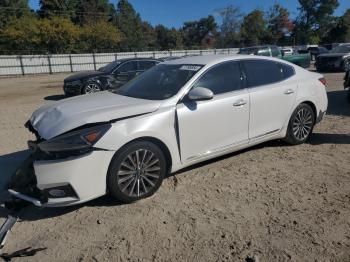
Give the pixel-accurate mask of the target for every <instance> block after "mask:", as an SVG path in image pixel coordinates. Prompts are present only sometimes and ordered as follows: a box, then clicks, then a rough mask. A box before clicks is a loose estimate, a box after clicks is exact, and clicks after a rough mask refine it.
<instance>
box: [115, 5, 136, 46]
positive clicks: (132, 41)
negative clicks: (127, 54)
mask: <svg viewBox="0 0 350 262" xmlns="http://www.w3.org/2000/svg"><path fill="white" fill-rule="evenodd" d="M116 26H117V27H118V28H119V30H120V31H121V32H122V33H123V36H124V37H123V40H122V41H121V42H120V45H119V47H120V49H121V50H122V51H133V50H136V49H138V48H140V44H139V37H140V35H141V34H142V32H141V29H142V20H141V17H140V15H139V14H138V13H137V12H136V11H135V9H134V8H133V6H132V5H131V4H130V3H129V2H128V1H127V0H120V1H119V2H118V5H117V15H116Z"/></svg>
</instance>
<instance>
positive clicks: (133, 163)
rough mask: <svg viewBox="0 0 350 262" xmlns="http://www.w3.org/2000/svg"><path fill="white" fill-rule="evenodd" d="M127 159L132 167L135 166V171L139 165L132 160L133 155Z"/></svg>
mask: <svg viewBox="0 0 350 262" xmlns="http://www.w3.org/2000/svg"><path fill="white" fill-rule="evenodd" d="M127 158H128V159H129V161H130V162H131V164H132V166H133V170H135V169H136V168H137V164H136V162H135V161H134V159H133V158H132V156H131V155H128V156H127Z"/></svg>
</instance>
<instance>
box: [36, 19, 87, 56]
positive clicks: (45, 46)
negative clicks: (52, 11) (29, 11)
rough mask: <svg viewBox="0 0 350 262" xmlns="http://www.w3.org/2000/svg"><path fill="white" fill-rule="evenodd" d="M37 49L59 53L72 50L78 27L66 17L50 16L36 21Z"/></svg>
mask: <svg viewBox="0 0 350 262" xmlns="http://www.w3.org/2000/svg"><path fill="white" fill-rule="evenodd" d="M37 27H38V29H37V30H38V32H39V35H38V37H39V39H40V44H39V49H41V50H47V52H49V53H54V54H59V53H66V52H74V51H75V46H76V42H77V40H78V39H79V34H80V33H79V27H78V26H76V25H74V24H73V23H72V21H71V20H70V19H68V18H62V17H57V16H55V17H52V18H51V19H40V20H38V21H37Z"/></svg>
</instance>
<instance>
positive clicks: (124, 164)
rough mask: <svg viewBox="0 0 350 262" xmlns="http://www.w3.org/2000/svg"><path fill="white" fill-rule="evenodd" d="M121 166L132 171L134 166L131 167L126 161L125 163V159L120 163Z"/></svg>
mask: <svg viewBox="0 0 350 262" xmlns="http://www.w3.org/2000/svg"><path fill="white" fill-rule="evenodd" d="M121 165H122V166H123V167H126V168H127V169H129V170H131V171H134V170H135V168H133V167H132V166H130V165H129V164H128V163H126V162H125V161H124V162H123V163H122V164H121Z"/></svg>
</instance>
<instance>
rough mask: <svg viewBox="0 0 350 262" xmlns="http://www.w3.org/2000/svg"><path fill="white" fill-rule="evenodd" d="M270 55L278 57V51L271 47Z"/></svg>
mask: <svg viewBox="0 0 350 262" xmlns="http://www.w3.org/2000/svg"><path fill="white" fill-rule="evenodd" d="M271 54H272V56H273V57H277V56H279V55H280V51H279V50H278V48H277V47H275V46H273V47H271Z"/></svg>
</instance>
